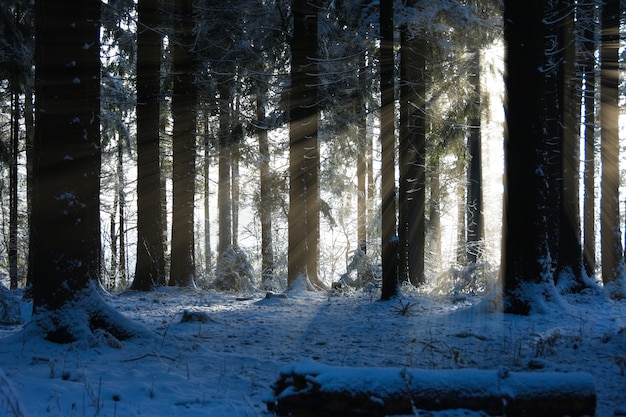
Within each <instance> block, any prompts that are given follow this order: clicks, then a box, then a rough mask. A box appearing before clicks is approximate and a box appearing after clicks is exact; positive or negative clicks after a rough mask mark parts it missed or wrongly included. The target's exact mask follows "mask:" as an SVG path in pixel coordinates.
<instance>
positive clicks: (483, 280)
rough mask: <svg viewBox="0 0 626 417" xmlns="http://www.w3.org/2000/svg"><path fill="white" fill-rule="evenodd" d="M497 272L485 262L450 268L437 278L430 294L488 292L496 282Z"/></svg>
mask: <svg viewBox="0 0 626 417" xmlns="http://www.w3.org/2000/svg"><path fill="white" fill-rule="evenodd" d="M496 276H497V270H496V269H495V268H494V267H493V265H491V264H490V263H489V262H487V261H482V262H477V263H474V264H469V265H463V266H457V267H454V266H453V267H451V268H450V269H448V270H447V271H446V272H444V273H443V274H441V275H439V277H437V280H436V283H435V287H434V288H433V290H432V292H433V293H435V294H441V295H453V296H455V295H458V294H471V295H482V294H485V293H486V292H488V291H489V290H490V289H491V288H492V286H493V284H494V283H495V281H496Z"/></svg>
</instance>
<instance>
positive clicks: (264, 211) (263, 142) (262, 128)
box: [256, 85, 275, 290]
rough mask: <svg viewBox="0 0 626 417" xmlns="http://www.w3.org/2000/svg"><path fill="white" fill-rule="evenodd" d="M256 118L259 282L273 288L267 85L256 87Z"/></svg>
mask: <svg viewBox="0 0 626 417" xmlns="http://www.w3.org/2000/svg"><path fill="white" fill-rule="evenodd" d="M257 88H258V90H257V97H256V118H257V123H258V126H259V127H258V130H257V135H258V140H259V158H260V163H259V175H260V179H259V182H260V191H259V200H260V201H259V217H260V219H261V282H262V286H263V288H264V289H267V290H271V289H274V287H275V284H274V242H273V238H272V189H271V187H272V185H271V181H272V178H271V171H270V158H271V155H270V146H269V140H268V137H267V126H266V121H265V117H266V115H265V112H266V108H265V106H266V101H267V87H266V86H265V85H262V86H259V87H257Z"/></svg>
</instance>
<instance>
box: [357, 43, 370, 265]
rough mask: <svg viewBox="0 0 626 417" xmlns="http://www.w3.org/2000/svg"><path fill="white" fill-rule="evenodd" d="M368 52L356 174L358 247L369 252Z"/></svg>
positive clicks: (361, 84)
mask: <svg viewBox="0 0 626 417" xmlns="http://www.w3.org/2000/svg"><path fill="white" fill-rule="evenodd" d="M365 54H366V53H365V52H362V53H361V54H360V58H359V73H358V85H359V88H360V90H361V92H360V94H359V96H358V99H357V100H356V101H355V107H356V112H357V115H358V116H357V117H358V119H357V126H356V137H357V143H358V149H357V161H356V176H357V244H358V249H359V250H361V251H363V253H367V197H368V192H367V191H368V189H367V156H368V155H367V106H366V103H365V91H366V89H367V88H368V85H367V74H366V72H367V66H366V63H365V60H366V55H365Z"/></svg>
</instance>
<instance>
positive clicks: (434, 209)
mask: <svg viewBox="0 0 626 417" xmlns="http://www.w3.org/2000/svg"><path fill="white" fill-rule="evenodd" d="M439 165H440V162H439V160H438V159H437V160H435V161H434V162H433V164H432V167H431V170H430V206H429V216H428V217H429V220H430V224H429V228H430V239H429V243H430V247H429V253H430V256H431V258H432V259H433V260H434V262H433V264H434V265H441V264H442V259H441V257H442V256H443V255H442V253H441V203H440V200H441V179H440V176H441V172H440V166H439ZM440 272H441V271H440V270H436V271H435V275H438V274H439V273H440Z"/></svg>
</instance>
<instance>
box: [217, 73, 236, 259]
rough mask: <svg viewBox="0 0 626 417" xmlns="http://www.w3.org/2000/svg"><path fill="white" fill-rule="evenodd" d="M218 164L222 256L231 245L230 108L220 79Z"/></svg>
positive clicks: (226, 87)
mask: <svg viewBox="0 0 626 417" xmlns="http://www.w3.org/2000/svg"><path fill="white" fill-rule="evenodd" d="M218 89H219V94H220V109H219V125H220V129H219V151H218V152H219V166H218V177H219V179H218V186H217V187H218V188H217V202H218V203H217V204H218V206H217V211H218V215H219V225H218V235H219V240H218V244H217V257H218V259H219V258H221V257H222V255H223V254H224V252H226V250H227V249H228V248H229V247H231V246H232V243H233V240H232V239H233V233H232V225H233V224H232V220H231V215H232V198H231V167H230V164H231V159H230V146H231V115H230V113H231V110H230V98H231V94H230V86H229V85H228V83H227V81H226V80H222V82H221V83H220V85H219V87H218Z"/></svg>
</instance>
